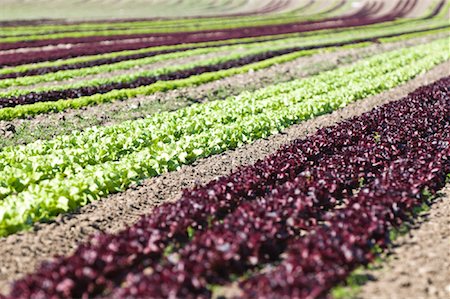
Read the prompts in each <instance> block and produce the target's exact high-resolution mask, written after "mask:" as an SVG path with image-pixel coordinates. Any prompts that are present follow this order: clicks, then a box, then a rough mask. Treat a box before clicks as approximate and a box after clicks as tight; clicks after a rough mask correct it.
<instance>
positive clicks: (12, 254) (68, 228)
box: [0, 62, 450, 292]
mask: <svg viewBox="0 0 450 299" xmlns="http://www.w3.org/2000/svg"><path fill="white" fill-rule="evenodd" d="M449 67H450V62H446V63H444V64H441V65H439V66H437V67H436V68H434V69H433V70H432V71H430V72H427V73H426V74H423V75H420V76H418V77H417V78H415V79H413V80H411V81H410V82H408V83H407V84H404V85H402V86H400V87H397V88H395V89H393V90H390V91H387V92H384V93H382V94H380V95H376V96H373V97H369V98H367V99H364V100H361V101H359V102H357V103H354V104H352V105H349V106H348V107H346V108H344V109H341V110H338V111H335V112H333V113H331V114H329V115H323V116H320V117H317V118H315V119H312V120H309V121H306V122H303V123H301V124H299V125H294V126H292V127H290V128H288V129H286V130H285V131H284V132H283V133H282V134H277V135H273V136H271V137H269V138H267V139H264V140H258V141H256V142H254V143H252V144H249V145H246V146H243V147H241V148H239V149H237V150H233V151H227V152H225V153H223V154H220V155H216V156H212V157H209V158H206V159H202V160H199V161H197V162H196V163H194V164H193V165H189V166H184V167H182V168H181V169H180V170H179V171H176V172H171V173H166V174H164V175H162V176H159V177H156V178H151V179H148V180H145V181H143V182H142V184H141V185H140V186H134V187H131V188H129V189H128V190H127V191H125V192H123V193H119V194H115V195H112V196H109V197H107V198H105V199H103V200H99V201H97V202H93V203H91V204H89V205H88V206H85V207H83V208H81V209H80V210H79V211H78V213H73V214H67V215H61V216H59V217H58V218H57V219H56V220H55V221H53V222H52V223H47V224H37V225H36V226H35V227H34V229H33V230H32V231H28V232H23V233H21V234H17V235H11V236H9V237H6V238H2V239H0V256H1V257H2V265H1V267H0V291H3V292H6V291H7V289H8V283H9V282H11V281H12V280H14V279H17V278H19V277H20V276H21V275H23V274H24V273H27V272H30V271H33V270H34V269H35V267H37V266H38V265H39V263H41V262H42V261H43V260H46V259H49V258H51V257H52V256H54V255H57V254H59V255H65V254H69V253H70V252H72V251H73V250H74V249H75V248H76V246H77V245H78V244H80V243H81V242H83V241H85V240H87V238H88V237H89V235H91V234H93V233H98V232H112V233H114V232H118V231H120V230H122V229H123V228H124V227H125V226H127V225H130V224H133V223H135V222H136V221H137V220H138V219H139V218H140V216H141V215H143V214H147V213H150V212H151V211H152V209H153V208H154V207H155V205H158V204H160V203H162V202H165V201H173V200H177V199H178V198H179V196H180V191H181V190H182V189H183V188H189V187H192V186H193V185H194V184H203V183H206V182H208V181H210V180H212V179H214V178H217V177H219V176H223V175H227V174H229V173H230V172H231V171H233V170H235V169H236V168H237V167H238V166H241V165H248V164H250V163H254V162H256V160H258V159H261V158H263V157H265V156H267V155H268V154H270V153H273V152H274V151H276V150H277V149H278V148H279V147H280V146H281V145H283V144H286V143H288V142H290V141H292V140H294V139H297V138H301V137H304V136H305V135H307V134H310V133H314V132H315V131H316V129H317V128H320V127H324V126H329V125H332V124H334V123H336V122H338V121H341V120H343V119H346V118H349V117H351V116H354V115H359V114H361V113H363V112H366V111H369V110H370V109H372V108H373V107H375V106H378V105H381V104H384V103H386V102H389V101H392V100H395V99H398V98H400V97H402V96H405V95H406V94H407V93H409V92H411V91H413V90H414V89H416V88H418V87H419V86H421V85H425V84H429V83H431V82H433V81H435V80H437V79H439V78H441V77H443V76H446V75H448V69H449Z"/></svg>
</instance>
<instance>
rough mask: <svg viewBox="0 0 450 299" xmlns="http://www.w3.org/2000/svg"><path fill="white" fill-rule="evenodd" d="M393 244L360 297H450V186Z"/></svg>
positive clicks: (371, 273) (386, 298)
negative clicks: (413, 225) (412, 226)
mask: <svg viewBox="0 0 450 299" xmlns="http://www.w3.org/2000/svg"><path fill="white" fill-rule="evenodd" d="M447 74H448V70H447ZM393 245H394V247H393V249H392V250H391V251H390V252H389V255H388V257H387V259H386V261H385V262H383V263H382V264H381V269H375V270H371V271H366V274H367V275H369V277H371V279H372V281H369V282H368V283H367V284H366V285H364V286H363V287H362V289H361V293H360V294H359V295H358V298H362V299H375V298H377V299H403V298H410V299H447V298H450V185H447V187H446V188H445V189H444V190H443V192H442V197H440V198H439V199H438V200H437V201H436V202H435V203H434V204H433V205H432V208H431V210H430V211H429V212H427V213H426V214H424V215H422V216H421V217H420V218H419V219H417V221H416V222H415V227H414V228H413V229H412V230H411V231H410V232H409V233H408V234H407V235H404V236H401V237H399V238H398V239H396V240H395V241H394V244H393Z"/></svg>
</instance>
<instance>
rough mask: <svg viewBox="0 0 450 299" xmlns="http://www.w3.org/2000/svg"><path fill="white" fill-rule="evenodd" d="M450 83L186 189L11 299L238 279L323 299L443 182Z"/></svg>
mask: <svg viewBox="0 0 450 299" xmlns="http://www.w3.org/2000/svg"><path fill="white" fill-rule="evenodd" d="M374 69H376V68H374ZM375 72H376V71H375ZM341 78H345V77H341ZM369 80H370V79H369ZM385 80H386V78H385ZM358 84H359V82H358ZM449 86H450V77H447V78H444V79H441V80H440V81H438V82H436V83H434V84H432V85H430V86H426V87H422V88H420V89H418V90H416V91H415V92H414V93H412V94H410V95H409V96H408V97H406V98H404V99H402V100H399V101H394V102H392V103H390V104H387V105H384V106H382V107H379V108H376V109H374V110H372V111H370V112H369V113H365V114H363V115H361V116H358V117H354V118H352V119H350V120H348V121H345V122H342V123H340V124H338V125H336V126H333V127H329V128H324V129H321V130H319V131H318V132H317V133H316V134H314V135H311V136H309V137H307V138H306V139H303V140H297V141H295V142H293V143H292V144H290V145H287V146H285V147H283V148H282V149H280V150H279V151H278V152H276V153H275V154H273V155H271V156H268V157H267V158H266V159H264V160H260V161H258V162H257V163H256V164H255V165H252V166H248V167H244V168H241V169H239V170H238V171H237V172H235V173H233V174H231V175H229V176H226V177H222V178H219V179H217V180H214V181H212V182H210V183H208V184H206V185H204V186H197V187H195V188H193V189H190V190H185V191H184V193H183V196H182V198H181V199H180V200H179V201H177V202H175V203H166V204H163V205H162V206H160V207H158V208H156V209H155V210H154V211H153V213H152V214H150V215H147V216H146V217H144V218H142V219H141V220H140V221H139V222H138V223H136V224H135V225H133V226H131V227H129V228H127V229H125V230H123V231H121V232H119V233H118V234H115V235H112V234H102V235H98V236H96V237H94V238H93V239H92V240H91V241H90V242H88V243H87V244H84V245H82V246H80V247H79V248H78V249H77V250H76V252H75V253H74V254H72V255H69V256H67V257H60V258H58V259H57V260H56V261H53V262H51V263H47V264H45V265H43V266H42V267H41V268H40V269H39V270H38V271H36V272H35V273H32V274H30V275H27V276H25V277H24V278H23V279H21V280H19V281H17V282H16V283H15V284H14V285H13V286H12V291H11V293H10V294H9V297H10V298H29V297H33V296H40V297H62V298H73V297H77V298H78V297H95V296H101V297H113V298H136V297H138V298H148V297H151V298H168V297H183V298H186V297H210V296H211V295H212V294H213V292H214V290H215V287H216V286H218V285H227V284H229V283H230V282H232V281H233V280H235V279H236V277H240V279H239V284H238V285H239V287H240V290H241V293H240V295H239V296H242V297H264V298H275V297H276V298H278V297H280V298H281V297H286V298H292V297H296V298H323V297H324V296H326V295H327V293H328V292H329V291H330V289H331V288H332V287H333V286H335V285H337V284H338V283H340V282H342V281H344V280H345V278H346V277H347V276H348V275H349V274H350V273H351V271H352V270H354V269H355V268H356V267H358V266H360V265H367V264H368V263H370V262H371V261H373V259H374V258H375V256H376V254H375V253H376V251H377V250H379V249H380V248H381V249H384V248H385V247H386V246H387V245H389V241H390V240H389V235H390V234H389V233H390V231H391V230H392V229H393V228H396V227H399V226H401V225H402V224H403V223H404V222H405V221H408V220H409V219H410V218H411V217H412V216H413V215H414V210H415V209H416V208H418V207H420V206H421V205H422V204H424V202H426V201H427V200H428V199H429V196H430V195H433V194H435V193H436V192H437V191H438V190H439V189H441V188H442V187H443V186H444V185H445V183H446V179H447V178H448V175H449V174H450V135H449V134H450V132H449V131H448V127H449V125H450V122H449V121H450V119H449V118H448V115H449V114H450V103H449V96H450V89H449ZM265 266H269V267H267V268H266V269H265ZM261 269H264V271H260V270H261Z"/></svg>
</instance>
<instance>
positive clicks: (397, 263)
mask: <svg viewBox="0 0 450 299" xmlns="http://www.w3.org/2000/svg"><path fill="white" fill-rule="evenodd" d="M365 274H367V275H368V277H370V281H369V282H368V283H367V284H366V285H364V286H363V287H362V289H361V293H360V294H359V295H358V297H359V298H362V299H372V298H378V299H402V298H414V299H446V298H450V185H447V187H446V188H445V189H444V190H443V191H442V194H441V196H440V197H439V198H438V200H437V201H436V202H435V203H434V204H433V205H432V207H431V209H430V211H429V212H427V213H425V214H423V215H422V216H421V217H419V219H417V221H416V222H415V227H414V228H413V229H412V230H411V231H410V232H409V233H408V234H407V235H404V236H401V237H399V238H398V239H396V240H395V241H394V244H393V248H392V250H391V251H390V252H389V255H388V257H387V258H386V261H384V262H383V263H381V268H380V269H374V270H371V271H366V272H365Z"/></svg>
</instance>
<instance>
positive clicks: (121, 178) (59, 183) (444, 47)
mask: <svg viewBox="0 0 450 299" xmlns="http://www.w3.org/2000/svg"><path fill="white" fill-rule="evenodd" d="M449 56H450V53H449V52H448V43H447V41H446V40H439V41H435V42H432V43H429V44H425V45H420V46H415V47H412V48H406V49H401V50H396V51H392V52H388V53H384V54H380V55H376V56H374V57H371V58H368V59H365V60H362V61H359V62H357V63H356V64H354V65H351V66H346V67H341V68H338V69H336V70H332V71H328V72H325V73H321V74H319V75H317V76H313V77H311V78H307V79H303V80H295V81H291V82H288V83H282V84H278V85H274V86H270V87H267V88H264V89H261V90H258V91H256V92H244V93H242V94H241V95H239V96H236V97H230V98H227V99H225V100H221V101H213V102H209V103H205V104H195V105H192V106H189V107H187V108H183V109H180V110H177V111H174V112H165V113H159V114H156V115H153V116H151V117H149V118H146V119H143V120H136V121H131V122H125V123H122V124H118V125H114V126H109V127H101V128H96V127H94V128H89V129H87V130H86V131H84V132H74V133H72V134H70V135H64V136H59V137H56V138H54V139H52V140H49V141H37V142H34V143H31V144H28V145H25V146H16V147H6V148H3V149H2V150H1V151H0V161H1V163H0V177H1V178H2V180H1V182H0V195H1V197H0V198H1V200H0V235H3V236H4V235H8V234H11V233H14V232H16V231H20V230H23V229H26V228H29V227H30V226H31V225H32V224H33V223H34V222H36V221H43V220H49V219H52V218H53V217H55V216H56V215H58V214H60V213H64V212H68V211H71V210H74V209H76V208H78V207H80V206H83V205H85V204H87V203H88V202H90V201H92V200H96V199H98V198H100V197H104V196H106V195H108V194H110V193H113V192H118V191H121V190H124V189H125V188H126V187H127V186H128V185H130V184H131V183H133V182H137V181H140V180H142V179H144V178H147V177H152V176H156V175H158V174H160V173H163V172H166V171H172V170H176V169H177V168H178V167H180V166H181V165H183V164H189V163H192V162H193V161H195V160H196V159H198V158H201V157H207V156H209V155H212V154H217V153H220V152H223V151H225V150H228V149H232V148H235V147H239V146H242V145H243V144H245V143H249V142H252V141H254V140H256V139H259V138H264V137H267V136H269V135H271V134H274V133H276V132H279V131H281V130H283V129H284V128H286V127H288V126H290V125H292V124H295V123H298V122H300V121H302V120H306V119H309V118H311V117H314V116H317V115H321V114H324V113H328V112H331V111H333V110H335V109H338V108H341V107H344V106H346V105H348V104H350V103H352V102H354V101H356V100H359V99H362V98H365V97H367V96H369V95H373V94H377V93H379V92H382V91H384V90H387V89H390V88H392V87H395V86H397V85H399V84H401V83H403V82H406V81H407V80H409V79H411V78H413V77H415V76H416V75H418V74H420V73H422V72H423V71H425V70H428V69H431V68H432V67H433V66H435V65H437V64H439V63H441V62H443V61H445V60H448V59H449Z"/></svg>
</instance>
